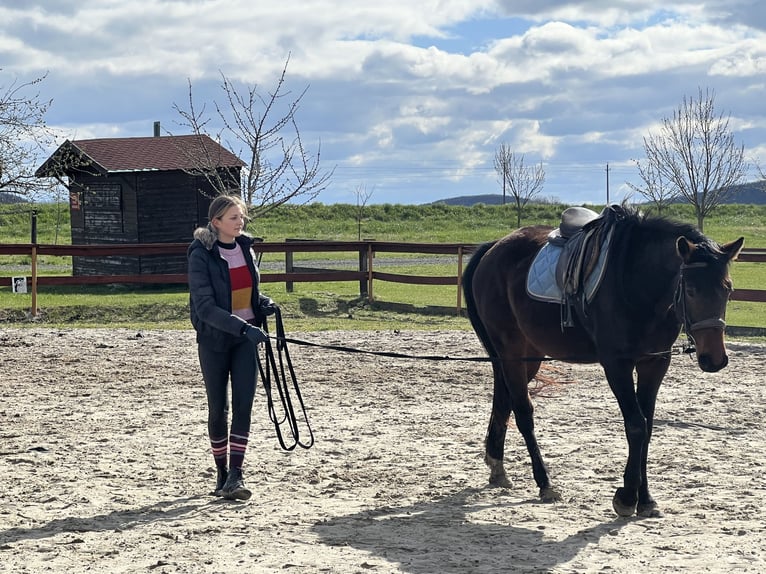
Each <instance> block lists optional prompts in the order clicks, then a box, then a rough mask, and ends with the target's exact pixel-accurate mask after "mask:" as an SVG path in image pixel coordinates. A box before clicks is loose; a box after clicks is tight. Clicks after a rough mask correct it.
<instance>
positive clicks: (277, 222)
mask: <svg viewBox="0 0 766 574" xmlns="http://www.w3.org/2000/svg"><path fill="white" fill-rule="evenodd" d="M564 207H565V206H561V205H534V206H530V207H529V208H528V209H527V211H526V212H525V216H524V218H523V224H525V225H526V224H547V225H556V223H557V221H558V219H559V217H560V213H561V211H562V209H564ZM591 207H592V208H593V209H595V210H597V211H598V210H600V206H591ZM35 209H37V210H38V214H37V242H38V243H43V244H68V243H70V229H69V214H68V210H67V206H66V205H63V204H45V205H37V206H35ZM30 212H31V208H30V206H27V205H21V206H19V205H12V206H9V205H0V243H29V242H30V240H31V224H30V223H31V215H30ZM362 215H363V217H362V218H361V220H360V219H359V217H358V210H357V208H356V207H355V206H352V205H342V204H337V205H322V204H312V205H308V206H283V207H282V208H280V209H278V210H276V211H274V212H272V213H270V214H268V215H267V216H265V217H263V218H260V219H258V220H257V221H253V222H251V224H250V228H249V232H250V233H252V234H253V235H256V236H260V237H263V238H264V239H265V240H266V241H283V240H285V239H287V238H302V239H326V240H356V239H358V238H359V237H361V238H373V239H376V240H381V241H407V242H426V243H481V242H484V241H488V240H492V239H496V238H498V237H501V236H503V235H505V234H507V233H508V232H510V231H511V230H512V229H513V228H515V221H516V218H515V212H514V211H513V210H512V209H511V208H510V207H509V206H486V205H477V206H473V207H457V206H446V205H423V206H415V205H372V206H367V207H366V208H365V209H364V211H363V213H362ZM669 215H671V216H672V217H674V218H676V219H680V220H683V221H688V222H694V221H695V220H694V216H693V212H692V210H691V207H690V206H674V207H673V208H672V211H670V212H669ZM705 233H706V235H708V236H710V237H712V238H714V239H716V240H718V241H720V242H726V241H730V240H732V239H736V238H737V237H739V236H740V235H743V236H745V245H746V247H760V248H766V206H750V205H726V206H721V207H720V208H719V209H718V211H716V212H715V213H714V215H712V216H710V217H709V218H708V219H707V220H706V223H705ZM283 257H284V256H283V255H282V254H266V255H265V256H264V261H263V268H264V273H267V272H268V271H267V269H268V267H269V265H278V264H280V263H282V261H283ZM343 257H345V258H349V254H335V255H333V254H301V255H300V259H301V261H302V262H304V263H306V264H309V263H310V262H311V261H312V260H319V259H332V258H343ZM387 257H388V258H394V259H395V260H394V261H392V262H391V266H388V267H386V269H385V270H386V271H388V272H392V273H406V274H414V275H452V274H456V272H457V264H456V258H455V261H450V260H447V261H441V260H440V261H439V262H437V263H434V262H429V263H424V262H423V261H422V258H418V257H412V258H411V262H408V261H407V260H406V257H403V256H402V255H394V254H379V256H378V258H377V259H376V265H377V264H383V259H384V258H387ZM38 265H39V273H40V274H48V275H67V274H70V273H71V261H70V258H67V257H52V256H44V257H40V258H39V260H38ZM29 266H30V261H29V258H28V257H25V256H0V276H5V277H8V276H13V275H20V274H27V273H28V272H29ZM732 277H733V279H734V283H735V288H736V287H739V288H749V289H762V288H764V285H766V265H764V264H756V263H735V264H734V266H733V268H732ZM263 290H264V291H265V292H267V293H268V294H269V295H271V296H272V297H273V298H274V299H275V300H276V301H277V302H278V303H279V304H280V306H281V307H282V309H283V312H284V315H285V320H286V322H288V324H289V328H290V329H292V330H300V331H306V330H327V329H400V328H409V329H413V328H414V329H418V328H421V329H470V325H469V324H468V321H467V320H466V319H465V318H463V317H459V316H457V315H456V313H455V312H452V313H445V312H444V311H439V310H438V309H434V307H451V308H455V306H456V303H457V288H456V287H444V286H420V285H418V286H415V285H405V284H398V283H387V282H380V281H378V282H375V285H374V295H375V301H374V302H373V303H369V302H368V301H366V300H361V299H360V298H359V293H358V284H357V283H344V282H328V283H296V284H295V289H294V292H293V293H287V292H286V290H285V285H284V283H266V284H264V285H263ZM38 307H39V308H40V310H41V314H40V316H39V317H38V319H37V320H36V321H35V323H38V324H39V323H44V324H48V325H68V326H104V325H112V326H129V327H134V328H137V329H140V328H189V327H190V325H189V321H188V292H187V290H186V288H185V286H174V287H158V286H145V287H139V286H129V287H127V286H87V287H86V286H78V287H41V288H40V290H39V294H38ZM30 309H31V296H30V295H23V294H13V293H12V292H11V289H10V288H9V287H3V288H0V323H5V324H11V323H12V324H18V325H23V324H30V321H29V310H30ZM727 319H728V322H729V323H730V324H732V325H741V326H748V327H764V326H766V304H760V303H742V302H736V301H735V302H732V303H731V304H730V306H729V313H728V317H727Z"/></svg>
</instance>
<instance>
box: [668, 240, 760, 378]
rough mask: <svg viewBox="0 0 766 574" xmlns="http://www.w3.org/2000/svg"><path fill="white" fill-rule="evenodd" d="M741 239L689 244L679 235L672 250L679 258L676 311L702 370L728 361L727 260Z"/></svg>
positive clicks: (717, 367)
mask: <svg viewBox="0 0 766 574" xmlns="http://www.w3.org/2000/svg"><path fill="white" fill-rule="evenodd" d="M744 241H745V238H744V237H740V238H739V239H737V240H736V241H732V242H731V243H727V244H726V245H720V246H719V245H716V244H715V243H714V242H712V241H710V242H703V243H693V242H691V241H689V240H688V239H687V238H686V237H679V238H678V240H677V241H676V249H677V251H678V255H679V256H680V257H681V261H682V263H681V278H680V281H679V284H678V293H677V296H676V310H677V312H678V314H679V316H680V318H681V321H682V322H683V327H684V330H685V331H686V334H687V336H688V337H689V339H691V341H692V342H693V344H694V346H695V348H696V351H697V363H698V364H699V366H700V368H701V369H702V370H703V371H706V372H709V373H714V372H716V371H720V370H721V369H723V368H724V367H725V366H726V365H727V364H728V363H729V357H728V356H727V355H726V346H725V344H724V336H723V335H724V328H725V327H726V322H725V321H724V319H725V317H726V304H727V303H728V301H729V295H730V294H731V291H732V283H731V278H730V277H729V263H730V262H731V261H732V260H734V259H735V258H736V257H737V255H738V254H739V252H740V250H741V249H742V244H743V243H744Z"/></svg>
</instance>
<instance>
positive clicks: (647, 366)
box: [636, 356, 670, 516]
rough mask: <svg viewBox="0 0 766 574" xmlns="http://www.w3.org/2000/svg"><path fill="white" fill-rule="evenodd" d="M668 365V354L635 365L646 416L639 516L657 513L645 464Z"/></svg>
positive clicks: (642, 406)
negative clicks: (659, 395) (655, 411)
mask: <svg viewBox="0 0 766 574" xmlns="http://www.w3.org/2000/svg"><path fill="white" fill-rule="evenodd" d="M669 366H670V357H669V356H658V357H652V358H651V359H647V360H644V361H640V362H639V363H638V364H637V365H636V372H637V373H638V384H637V385H636V393H637V395H638V404H639V406H640V407H641V412H642V413H643V415H644V417H645V418H646V442H645V443H644V448H643V450H642V452H641V486H640V487H639V488H638V506H637V507H636V513H637V514H639V515H641V516H654V515H656V514H657V503H656V502H655V501H654V499H653V498H652V495H651V494H650V493H649V482H648V480H647V473H646V466H647V459H648V456H649V443H650V442H651V440H652V428H653V425H654V406H655V404H656V402H657V393H658V392H659V390H660V385H661V384H662V379H663V378H664V377H665V373H667V371H668V367H669Z"/></svg>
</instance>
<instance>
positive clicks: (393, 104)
mask: <svg viewBox="0 0 766 574" xmlns="http://www.w3.org/2000/svg"><path fill="white" fill-rule="evenodd" d="M17 4H18V7H16V8H11V7H8V6H4V7H0V62H2V66H3V70H2V72H0V85H4V84H7V81H6V78H8V77H14V76H16V75H18V76H20V77H22V78H30V77H35V76H38V75H41V74H42V73H44V72H45V71H50V74H49V76H48V79H47V80H46V81H45V82H44V84H43V88H44V90H45V91H46V94H45V95H46V96H49V97H53V98H54V108H53V110H52V112H51V113H52V117H51V118H50V120H51V123H52V124H54V125H59V126H61V127H62V129H63V130H65V131H68V132H69V133H77V134H78V135H77V137H109V136H114V135H148V134H150V133H151V122H152V121H153V120H155V119H157V120H161V121H162V123H163V126H165V127H166V128H167V129H171V128H172V127H173V121H174V119H177V118H176V116H175V115H174V114H173V112H172V104H173V103H175V102H180V103H183V101H184V100H185V98H186V96H187V93H186V89H187V84H186V82H187V78H191V79H192V81H193V85H194V90H195V99H197V100H198V101H200V102H202V101H208V102H210V101H211V100H212V99H213V98H220V96H221V92H220V90H218V88H217V84H218V83H219V80H220V75H219V74H220V72H221V71H222V72H224V73H225V74H227V75H228V76H229V77H230V78H232V79H234V80H236V81H241V82H245V83H247V84H249V85H254V84H257V85H258V86H260V87H261V88H262V89H263V90H268V89H269V88H271V87H273V84H274V81H275V79H276V78H277V77H278V74H279V73H280V72H281V71H282V67H283V66H284V64H285V59H286V57H287V55H288V53H289V54H291V56H290V64H289V68H288V75H287V78H288V85H289V87H290V89H292V90H293V92H294V93H297V92H298V91H300V90H302V89H303V88H305V87H307V86H308V87H309V91H308V92H307V95H306V97H305V99H304V100H303V102H302V106H301V110H300V111H299V116H298V118H299V122H301V124H300V125H301V127H302V135H303V136H304V137H305V139H306V140H307V143H309V144H311V143H313V142H315V141H318V140H319V139H321V141H322V149H323V158H326V159H327V161H328V162H329V163H332V164H338V165H339V166H340V167H341V169H339V170H338V171H337V172H336V173H337V174H342V175H338V177H337V181H338V185H339V186H343V185H349V184H351V181H352V179H354V178H356V179H357V180H358V179H359V178H364V179H368V178H369V179H370V181H368V182H367V183H368V184H370V185H373V184H375V183H376V181H378V182H380V185H379V189H381V190H383V189H385V190H386V193H387V194H400V195H399V196H398V197H401V198H402V200H410V199H412V197H413V194H412V193H411V192H410V191H408V189H407V188H406V185H405V184H406V183H407V182H412V181H417V182H418V188H419V190H421V191H422V194H425V195H427V194H430V193H434V194H439V195H442V196H443V194H444V193H446V192H448V191H450V190H455V191H457V190H459V189H461V187H460V186H463V188H464V189H465V190H466V191H470V192H475V193H479V192H482V193H485V192H492V191H496V189H494V187H493V186H494V185H495V183H494V177H493V176H492V175H491V172H492V168H491V166H492V158H493V154H494V150H495V147H496V146H497V145H498V144H499V142H501V141H508V142H511V143H512V144H513V145H514V147H516V148H517V149H518V150H519V151H520V152H523V153H526V154H528V157H530V158H533V157H534V158H535V159H537V158H539V159H543V160H544V161H545V162H546V166H547V167H546V172H547V174H548V177H547V183H546V188H547V187H549V186H550V187H551V189H550V191H548V190H546V195H548V194H551V195H558V196H559V197H561V198H562V199H564V200H570V199H571V201H573V202H577V201H582V200H583V198H584V197H586V196H587V195H588V194H593V193H594V192H593V188H595V187H598V186H599V185H600V184H601V182H602V181H603V166H604V165H605V164H606V163H607V162H611V163H613V164H614V165H618V164H619V163H620V162H628V163H627V164H626V165H628V164H629V161H628V160H629V158H632V157H635V156H636V154H637V153H639V152H640V149H641V138H642V136H643V135H645V134H646V133H647V130H648V129H649V128H650V127H651V126H653V125H656V122H657V121H659V119H661V118H662V117H663V116H664V115H667V114H668V113H669V112H672V110H673V109H674V108H675V107H676V106H677V105H678V104H679V103H680V101H681V98H682V97H683V96H684V95H690V94H695V93H696V89H697V87H698V86H702V87H711V88H713V89H715V90H716V91H717V94H718V96H719V97H718V99H717V103H718V104H720V105H721V107H722V108H721V109H722V111H731V112H732V117H733V118H737V121H736V122H732V125H733V126H736V128H737V130H741V131H742V134H743V137H745V138H746V146H752V147H753V148H757V147H758V146H762V142H763V141H764V140H766V137H764V136H765V135H766V126H764V125H763V123H764V122H763V106H762V101H763V92H764V84H763V80H762V78H763V74H764V71H765V69H766V34H765V33H764V26H763V22H764V18H765V17H764V16H763V15H762V13H763V12H764V11H763V10H762V9H761V7H760V5H759V4H758V3H757V2H751V1H746V0H730V1H729V2H727V3H724V2H723V1H722V0H715V1H713V2H708V3H705V4H701V3H699V2H690V1H689V2H686V1H682V2H677V3H673V5H672V6H668V5H667V4H666V3H664V2H659V1H649V2H640V1H638V0H623V1H619V0H595V1H587V2H586V1H584V0H583V1H579V2H561V1H554V0H534V1H533V0H520V1H518V0H514V1H510V0H507V1H502V0H495V1H493V0H481V1H473V2H471V1H468V0H426V1H424V2H411V1H409V0H392V1H389V2H377V3H369V2H358V1H356V0H334V1H331V0H280V2H255V3H253V2H251V1H249V0H226V1H223V0H208V1H200V0H197V1H193V0H188V1H182V0H178V1H173V2H168V1H162V0H134V1H133V2H130V3H125V2H123V1H122V0H110V1H96V0H91V1H88V0H84V1H81V2H74V1H57V2H52V1H48V2H35V3H34V6H29V7H27V6H21V5H20V3H17ZM499 18H503V20H502V21H501V24H502V25H497V26H494V27H492V26H488V28H491V32H489V31H488V32H487V33H486V34H482V26H483V25H484V24H488V25H489V24H493V23H495V22H499V20H498V19H499ZM460 34H466V35H470V37H466V38H464V39H463V40H465V41H461V38H460V37H459V36H460ZM48 90H49V91H50V94H48ZM428 166H435V167H434V168H433V169H431V168H429V167H428ZM573 166H577V167H573ZM587 166H590V167H587ZM346 167H348V169H346V170H345V171H344V168H346ZM440 177H443V178H445V180H446V181H448V182H449V183H440V181H439V178H440ZM344 178H346V179H344ZM373 178H374V179H375V180H376V181H371V180H372V179H373ZM581 180H582V182H581ZM588 181H590V183H588ZM386 182H388V183H386ZM403 182H404V183H403ZM580 182H581V183H580ZM594 182H597V183H594ZM559 190H564V191H559ZM456 194H457V193H456ZM568 194H569V195H568ZM377 195H378V194H377V193H376V199H377ZM381 195H382V194H381ZM433 199H436V198H433Z"/></svg>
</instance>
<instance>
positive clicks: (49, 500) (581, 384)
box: [0, 328, 766, 574]
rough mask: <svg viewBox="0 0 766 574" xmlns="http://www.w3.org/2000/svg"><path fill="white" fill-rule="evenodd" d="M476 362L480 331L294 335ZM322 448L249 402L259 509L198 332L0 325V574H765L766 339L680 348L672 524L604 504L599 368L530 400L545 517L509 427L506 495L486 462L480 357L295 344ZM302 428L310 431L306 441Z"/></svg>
mask: <svg viewBox="0 0 766 574" xmlns="http://www.w3.org/2000/svg"><path fill="white" fill-rule="evenodd" d="M289 335H290V336H291V337H293V338H297V339H302V340H307V341H314V342H317V343H326V344H333V345H346V346H350V347H354V348H361V349H368V350H376V351H394V352H401V353H411V354H416V355H433V354H449V355H452V356H480V355H481V354H482V350H481V348H480V345H479V343H478V341H477V340H476V338H475V336H474V335H473V334H472V333H460V332H453V331H450V332H398V333H394V332H354V331H337V332H329V333H321V334H320V333H306V334H301V333H290V334H289ZM290 349H291V355H292V358H293V362H294V365H295V369H296V372H297V374H298V379H299V382H300V384H301V389H302V392H303V396H304V399H305V401H306V404H307V407H308V409H309V416H310V419H311V422H312V425H313V429H314V433H315V436H316V444H315V445H314V447H313V448H311V449H310V450H304V449H301V448H298V449H296V450H295V451H293V452H290V453H286V452H284V451H282V450H281V449H280V448H279V445H278V442H277V440H276V438H275V433H274V429H273V427H272V425H271V423H270V421H269V419H268V416H267V411H266V400H265V395H264V393H263V389H262V387H259V391H258V395H257V398H256V405H255V407H254V424H253V429H252V434H251V442H250V450H249V452H248V457H247V461H246V469H245V472H246V481H247V483H248V486H250V487H251V488H252V489H253V491H254V493H255V494H254V496H253V498H252V499H251V500H250V501H248V502H246V503H235V502H227V501H222V500H220V499H217V498H214V497H212V496H210V495H209V491H210V490H211V487H212V485H213V483H214V479H215V477H214V469H213V466H212V459H211V457H210V454H209V446H208V443H207V436H206V424H205V417H206V408H205V398H204V389H203V386H202V381H201V377H200V374H199V368H198V364H197V357H196V347H195V344H194V335H193V332H192V331H144V332H140V333H137V332H135V331H128V330H111V329H108V330H107V329H98V330H80V329H72V330H65V329H46V328H30V329H27V328H25V329H3V330H2V331H0V381H1V382H0V388H1V389H2V402H0V471H2V475H1V476H2V477H3V480H2V482H0V572H18V573H33V572H34V573H39V572H110V573H111V572H153V573H171V572H172V573H175V572H184V573H213V572H300V573H315V572H330V573H336V572H337V573H359V572H373V573H409V574H426V573H428V574H431V573H446V574H449V573H455V574H457V573H465V572H487V573H494V572H498V573H499V572H524V573H526V572H556V573H569V572H572V573H574V572H577V573H581V572H607V573H623V572H624V573H631V574H632V573H635V572H641V573H642V574H652V573H663V574H664V573H667V572H694V573H697V572H720V573H727V574H731V573H735V572H753V573H756V572H764V571H766V515H764V511H763V507H764V503H766V476H765V474H764V464H765V463H766V447H765V445H766V432H764V416H763V408H764V404H766V390H765V389H764V382H765V381H764V372H765V370H764V366H765V365H766V347H765V346H763V345H758V344H749V343H743V342H730V344H729V349H730V358H731V362H730V365H729V367H727V368H726V369H725V370H724V371H722V372H720V373H716V374H705V373H702V372H700V371H699V369H698V368H697V367H696V365H695V364H694V363H693V362H692V361H690V360H689V359H688V358H687V357H684V356H676V357H674V360H673V365H672V367H671V370H670V372H669V374H668V376H667V378H666V380H665V383H664V385H663V388H662V390H661V392H660V398H659V402H658V409H657V424H656V431H655V436H654V439H653V442H652V448H651V451H650V477H651V480H652V492H653V494H654V497H655V498H656V499H657V501H658V503H659V505H660V510H661V511H662V514H663V515H662V516H661V517H655V518H636V517H633V518H619V517H617V516H616V515H615V514H614V512H613V511H612V508H611V498H612V495H613V493H614V490H615V488H616V487H617V486H619V485H620V484H621V480H622V479H621V476H622V469H623V465H624V463H625V456H626V452H627V449H626V444H625V440H624V436H623V430H622V420H621V417H620V415H619V411H618V408H617V404H616V402H615V400H614V398H613V397H612V395H611V393H610V391H609V389H608V387H607V385H606V382H605V380H604V377H603V374H602V372H601V370H600V369H599V368H598V367H597V366H571V365H565V364H561V363H553V364H551V366H552V367H553V368H554V369H556V370H555V374H556V376H557V377H558V378H560V379H561V380H572V381H576V383H575V384H567V385H561V386H559V387H556V388H555V389H552V390H551V389H548V392H547V393H546V396H540V397H537V398H536V399H535V404H536V415H537V416H536V420H537V433H538V439H539V441H540V444H541V448H542V450H543V454H544V456H545V458H546V461H547V463H548V466H549V468H550V470H551V473H552V476H553V479H554V482H555V484H556V486H558V487H559V488H560V489H561V491H562V492H563V495H564V497H563V501H562V502H560V503H555V504H542V503H539V502H538V501H537V489H536V487H535V485H534V482H533V480H532V476H531V467H530V464H529V460H528V457H527V455H526V451H525V449H524V447H523V443H522V441H521V438H520V436H519V435H518V433H517V432H516V431H515V429H510V431H509V435H508V440H507V446H506V453H507V454H506V467H507V469H508V471H509V476H510V478H511V479H512V480H513V482H514V488H512V489H508V490H505V489H498V488H490V487H489V486H488V485H487V477H488V471H487V469H486V467H485V465H484V462H483V460H482V453H483V439H484V432H485V429H486V424H487V420H488V417H489V408H490V401H491V381H490V367H489V365H488V363H480V362H466V361H425V360H422V359H401V358H389V357H379V356H372V355H364V354H354V353H342V352H337V351H328V350H323V349H319V348H314V347H307V346H295V345H293V346H291V347H290ZM304 436H305V433H304Z"/></svg>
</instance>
